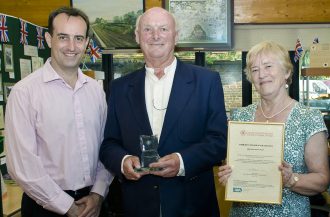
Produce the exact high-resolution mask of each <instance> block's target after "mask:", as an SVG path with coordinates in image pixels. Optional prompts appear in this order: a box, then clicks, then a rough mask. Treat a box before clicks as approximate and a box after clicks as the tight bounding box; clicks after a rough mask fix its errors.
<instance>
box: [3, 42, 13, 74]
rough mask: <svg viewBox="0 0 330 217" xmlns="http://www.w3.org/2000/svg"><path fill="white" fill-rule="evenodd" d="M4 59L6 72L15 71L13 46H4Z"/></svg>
mask: <svg viewBox="0 0 330 217" xmlns="http://www.w3.org/2000/svg"><path fill="white" fill-rule="evenodd" d="M3 59H4V64H5V71H6V72H13V71H14V54H13V46H12V45H9V44H4V45H3Z"/></svg>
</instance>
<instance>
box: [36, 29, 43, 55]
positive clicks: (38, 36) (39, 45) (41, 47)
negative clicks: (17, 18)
mask: <svg viewBox="0 0 330 217" xmlns="http://www.w3.org/2000/svg"><path fill="white" fill-rule="evenodd" d="M36 28H37V33H38V34H37V39H38V48H39V49H45V46H44V40H45V38H44V36H43V34H42V31H43V28H42V27H40V26H36Z"/></svg>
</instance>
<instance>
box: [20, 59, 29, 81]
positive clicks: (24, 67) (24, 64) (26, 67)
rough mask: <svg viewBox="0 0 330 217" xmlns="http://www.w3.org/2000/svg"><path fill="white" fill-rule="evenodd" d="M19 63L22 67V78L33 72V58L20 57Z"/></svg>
mask: <svg viewBox="0 0 330 217" xmlns="http://www.w3.org/2000/svg"><path fill="white" fill-rule="evenodd" d="M19 64H20V68H21V79H23V78H25V77H26V76H28V75H29V74H30V73H31V60H29V59H19Z"/></svg>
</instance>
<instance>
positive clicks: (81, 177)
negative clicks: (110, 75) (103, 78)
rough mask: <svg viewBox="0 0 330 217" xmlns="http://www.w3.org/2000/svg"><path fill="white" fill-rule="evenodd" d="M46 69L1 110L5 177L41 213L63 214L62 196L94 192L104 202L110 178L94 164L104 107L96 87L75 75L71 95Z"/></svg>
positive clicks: (66, 202) (67, 199)
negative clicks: (87, 189)
mask: <svg viewBox="0 0 330 217" xmlns="http://www.w3.org/2000/svg"><path fill="white" fill-rule="evenodd" d="M50 61H51V60H50V58H49V59H48V60H47V62H46V63H45V65H44V66H43V67H41V68H40V69H38V70H37V71H35V72H33V73H32V74H30V75H29V76H28V77H26V78H25V79H23V80H21V81H20V82H18V83H17V84H16V85H15V86H14V87H13V88H12V90H11V93H10V96H9V98H8V102H7V107H6V115H5V117H6V120H5V144H6V154H7V167H8V171H9V174H10V175H11V176H12V178H13V179H15V180H16V182H17V183H18V184H19V185H20V186H21V187H22V188H23V190H24V192H25V193H26V194H28V195H29V196H30V197H31V198H33V199H34V200H35V201H36V202H37V203H38V204H40V205H41V206H43V207H44V208H45V209H48V210H51V211H53V212H56V213H59V214H65V213H66V212H67V211H68V210H69V208H70V206H71V205H72V203H73V198H72V197H71V196H69V195H68V194H66V193H65V192H64V190H77V189H81V188H84V187H86V186H93V187H92V190H91V191H92V192H95V193H98V194H100V195H102V196H104V197H105V196H106V195H107V193H108V187H109V185H110V183H111V181H112V179H113V176H112V175H111V174H110V173H109V172H108V171H107V170H106V169H105V168H104V166H103V164H102V163H101V162H100V161H99V148H100V145H101V142H102V139H103V130H104V125H105V121H106V114H107V111H106V110H107V105H106V101H105V94H104V91H103V90H102V88H101V87H100V85H99V84H98V83H97V82H96V81H95V80H94V79H92V78H89V77H87V76H86V75H84V74H83V73H82V72H81V70H80V69H79V71H78V80H77V82H76V85H75V88H74V89H72V88H71V87H70V86H69V85H68V84H67V83H65V81H64V80H63V79H62V78H61V77H60V76H59V75H58V74H57V73H56V72H55V71H54V69H53V68H52V66H51V65H50Z"/></svg>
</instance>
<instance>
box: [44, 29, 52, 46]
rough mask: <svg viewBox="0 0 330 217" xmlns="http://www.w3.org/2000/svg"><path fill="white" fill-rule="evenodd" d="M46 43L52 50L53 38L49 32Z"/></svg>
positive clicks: (46, 35)
mask: <svg viewBox="0 0 330 217" xmlns="http://www.w3.org/2000/svg"><path fill="white" fill-rule="evenodd" d="M45 38H46V42H47V45H48V47H49V48H52V36H51V35H50V34H49V32H46V33H45Z"/></svg>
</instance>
